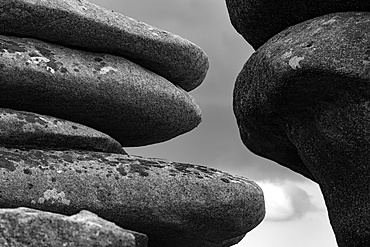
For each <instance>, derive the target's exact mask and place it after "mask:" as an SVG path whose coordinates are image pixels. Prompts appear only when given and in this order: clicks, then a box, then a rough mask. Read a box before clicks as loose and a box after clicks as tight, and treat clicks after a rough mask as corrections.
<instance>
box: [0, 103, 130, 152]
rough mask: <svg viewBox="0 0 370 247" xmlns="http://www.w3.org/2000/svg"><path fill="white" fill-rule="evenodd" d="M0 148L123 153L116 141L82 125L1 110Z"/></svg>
mask: <svg viewBox="0 0 370 247" xmlns="http://www.w3.org/2000/svg"><path fill="white" fill-rule="evenodd" d="M0 146H3V147H4V146H5V147H22V148H39V149H43V148H47V149H59V150H65V149H77V150H90V151H98V152H107V153H120V154H126V152H125V151H124V150H123V149H122V146H121V145H120V144H119V143H118V142H117V141H116V140H114V139H113V138H111V137H110V136H108V135H106V134H104V133H101V132H99V131H96V130H94V129H91V128H89V127H86V126H84V125H81V124H77V123H73V122H69V121H66V120H62V119H57V118H53V117H50V116H45V115H39V114H36V113H31V112H23V111H14V110H11V109H1V108H0Z"/></svg>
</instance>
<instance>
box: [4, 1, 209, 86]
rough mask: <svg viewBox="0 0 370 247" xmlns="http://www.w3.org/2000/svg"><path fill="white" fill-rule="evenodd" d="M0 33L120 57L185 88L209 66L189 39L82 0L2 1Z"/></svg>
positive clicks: (202, 53) (197, 82)
mask: <svg viewBox="0 0 370 247" xmlns="http://www.w3.org/2000/svg"><path fill="white" fill-rule="evenodd" d="M0 33H1V34H7V35H12V36H20V37H30V38H36V39H41V40H45V41H48V42H51V43H57V44H60V45H63V46H70V47H75V48H78V49H82V50H88V51H93V52H98V53H108V54H113V55H117V56H122V57H125V58H127V59H129V60H131V61H133V62H135V63H137V64H140V65H142V66H143V67H145V68H147V69H149V70H151V71H154V72H155V73H157V74H158V75H161V76H163V77H165V78H166V79H168V80H169V81H171V82H172V83H174V84H176V85H178V86H179V87H181V88H183V89H185V90H186V91H189V90H192V89H194V88H195V87H197V86H198V85H199V84H201V83H202V81H203V80H204V78H205V76H206V73H207V70H208V66H209V65H208V58H207V55H206V54H205V53H204V52H203V51H202V50H201V49H200V48H199V47H198V46H196V45H195V44H193V43H191V42H190V41H188V40H186V39H183V38H181V37H180V36H178V35H175V34H172V33H169V32H166V31H164V30H161V29H158V28H155V27H152V26H150V25H147V24H145V23H143V22H140V21H137V20H134V19H132V18H130V17H127V16H124V15H122V14H119V13H116V12H113V11H110V10H107V9H104V8H102V7H99V6H97V5H95V4H92V3H89V2H88V1H85V0H58V1H56V0H43V1H39V0H8V1H1V2H0Z"/></svg>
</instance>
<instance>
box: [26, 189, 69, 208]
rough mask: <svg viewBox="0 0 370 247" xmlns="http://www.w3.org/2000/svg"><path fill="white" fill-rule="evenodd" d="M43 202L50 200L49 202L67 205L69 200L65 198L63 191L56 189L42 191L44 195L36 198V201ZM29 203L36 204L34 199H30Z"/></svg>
mask: <svg viewBox="0 0 370 247" xmlns="http://www.w3.org/2000/svg"><path fill="white" fill-rule="evenodd" d="M45 202H50V203H51V204H55V203H62V204H65V205H69V204H70V203H71V201H70V200H67V199H66V195H65V193H64V191H61V192H59V193H58V191H57V189H55V188H54V189H52V190H47V191H45V192H44V196H43V197H40V198H38V199H37V203H40V204H43V203H45ZM31 203H33V204H36V201H35V200H32V201H31Z"/></svg>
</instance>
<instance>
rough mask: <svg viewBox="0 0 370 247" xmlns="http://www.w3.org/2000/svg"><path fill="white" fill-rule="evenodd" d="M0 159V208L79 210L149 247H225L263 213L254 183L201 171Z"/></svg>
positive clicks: (161, 164)
mask: <svg viewBox="0 0 370 247" xmlns="http://www.w3.org/2000/svg"><path fill="white" fill-rule="evenodd" d="M0 154H1V155H0V158H1V160H0V167H1V168H2V169H1V170H0V171H1V172H0V187H1V188H2V189H1V191H0V207H10V208H12V207H20V206H22V207H31V208H36V209H41V210H46V211H51V212H56V213H63V214H67V215H71V214H75V213H77V212H79V211H80V210H82V209H86V210H89V211H91V212H94V213H96V214H98V215H99V216H100V217H102V218H104V219H106V220H109V221H112V222H114V223H116V224H117V225H119V226H121V227H123V228H127V229H132V230H134V231H138V232H142V233H144V234H147V235H148V237H149V246H152V247H155V246H162V247H163V246H178V247H181V246H184V247H185V246H194V247H201V246H225V245H222V244H223V243H224V242H226V241H231V240H233V239H234V242H235V241H236V240H237V241H239V240H240V237H239V236H241V235H243V234H245V233H247V232H248V231H250V230H252V229H253V228H254V227H255V226H257V225H258V224H259V223H260V222H261V221H262V219H263V217H264V215H265V209H264V199H263V193H262V190H261V189H260V188H259V187H258V185H257V184H255V183H254V182H252V181H250V180H248V179H246V178H241V177H236V176H232V175H229V174H227V173H224V172H221V171H218V170H216V169H212V168H207V167H204V166H198V165H191V164H182V163H175V162H170V161H165V160H160V159H148V158H141V157H136V156H127V155H120V154H107V153H97V152H87V151H64V152H63V151H51V150H49V151H42V150H19V149H6V148H0ZM207 244H208V245H207Z"/></svg>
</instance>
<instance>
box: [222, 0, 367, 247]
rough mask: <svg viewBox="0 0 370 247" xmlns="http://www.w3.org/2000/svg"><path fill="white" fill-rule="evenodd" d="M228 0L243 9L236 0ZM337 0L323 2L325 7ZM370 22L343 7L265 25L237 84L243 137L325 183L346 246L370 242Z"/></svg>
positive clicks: (330, 210)
mask: <svg viewBox="0 0 370 247" xmlns="http://www.w3.org/2000/svg"><path fill="white" fill-rule="evenodd" d="M227 2H228V3H229V8H232V9H233V10H232V11H231V12H233V11H236V9H235V8H236V5H233V4H235V2H236V1H227ZM244 2H254V1H244ZM287 2H290V1H287ZM306 2H315V1H306ZM326 2H327V3H326ZM332 2H333V1H324V4H323V9H322V11H323V12H328V11H330V8H329V9H327V8H326V7H327V5H329V4H332ZM338 2H339V3H338V6H346V4H345V3H344V1H338ZM342 2H343V3H342ZM231 3H233V4H231ZM296 3H297V4H298V2H296ZM348 3H349V2H348ZM356 3H359V2H358V1H354V3H353V2H351V5H352V4H353V6H352V7H356ZM290 4H291V5H293V1H291V3H290ZM364 5H366V6H367V5H368V4H367V2H366V1H364V2H363V4H359V5H358V6H357V7H359V6H363V7H366V6H364ZM325 6H326V7H325ZM338 6H336V7H338ZM260 7H261V8H263V6H260ZM296 7H297V8H298V6H296ZM336 7H334V8H333V9H331V10H332V11H333V12H334V11H335V10H336V9H337V8H336ZM299 8H300V7H299ZM312 9H321V5H319V4H317V5H315V7H314V6H312ZM347 10H348V11H350V10H352V8H348V9H347ZM360 10H368V9H367V8H363V9H360ZM308 12H310V9H308ZM233 13H236V12H233ZM317 13H321V11H318V12H316V13H315V14H317ZM269 14H270V15H271V16H274V14H275V12H271V13H269ZM295 14H296V15H297V16H299V13H295ZM301 14H302V15H301V16H305V14H306V12H302V13H301ZM279 15H281V12H278V13H277V16H279ZM231 18H233V15H231ZM274 18H277V17H276V16H274V17H273V18H272V19H274ZM297 20H298V19H297ZM238 21H240V19H239V20H238V19H237V18H236V19H234V23H235V22H238ZM254 21H257V20H254ZM289 21H290V20H289ZM281 22H283V20H282V21H281ZM246 23H248V21H247V22H246ZM369 23H370V13H368V12H341V13H332V14H328V15H324V16H319V17H316V18H314V19H310V20H306V21H304V22H301V23H298V24H296V25H294V26H291V27H288V28H286V29H285V30H283V31H281V32H279V33H277V34H276V35H275V36H274V33H273V32H270V33H269V32H266V33H265V35H267V36H266V37H267V38H268V41H267V39H263V41H266V43H264V44H263V45H262V46H261V47H259V48H258V49H257V51H256V52H255V53H254V54H253V55H252V56H251V57H250V58H249V60H248V61H247V62H246V64H245V65H244V67H243V69H242V71H241V72H240V74H239V76H238V78H237V80H236V83H235V88H234V113H235V116H236V119H237V122H238V126H239V130H240V135H241V138H242V140H243V142H244V144H245V145H246V147H247V148H248V149H250V150H251V151H252V152H254V153H256V154H258V155H260V156H263V157H266V158H268V159H271V160H274V161H276V162H278V163H279V164H281V165H283V166H285V167H288V168H290V169H292V170H293V171H296V172H298V173H300V174H302V175H304V176H305V177H307V178H309V179H311V180H313V181H315V182H317V183H318V184H319V185H320V188H321V191H322V193H323V195H324V199H325V203H326V206H327V208H328V213H329V219H330V223H331V225H332V228H333V230H334V233H335V236H336V240H337V243H338V246H340V247H349V246H353V247H355V246H356V247H359V246H364V247H365V246H370V187H369V182H370V167H369V164H368V160H369V159H370V151H369V150H370V136H369V133H370V124H369V123H370V121H369V120H370V110H369V109H370V107H369V101H370V94H369V90H368V87H369V86H368V85H369V82H370V77H369V70H370V58H369V46H368V44H369V43H370V28H369ZM239 24H240V23H239ZM256 35H257V36H258V34H256ZM247 41H248V39H247ZM252 42H253V41H252Z"/></svg>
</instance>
